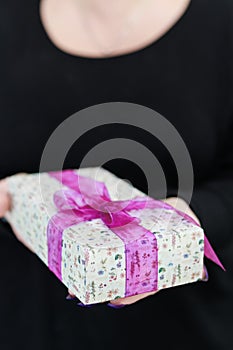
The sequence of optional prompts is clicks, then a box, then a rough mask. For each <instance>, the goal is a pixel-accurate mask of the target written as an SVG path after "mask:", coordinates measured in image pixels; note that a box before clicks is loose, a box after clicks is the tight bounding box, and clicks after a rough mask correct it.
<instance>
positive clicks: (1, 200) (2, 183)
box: [0, 173, 34, 253]
mask: <svg viewBox="0 0 233 350" xmlns="http://www.w3.org/2000/svg"><path fill="white" fill-rule="evenodd" d="M21 174H22V173H19V175H21ZM10 209H11V198H10V195H9V193H8V189H7V181H6V179H3V180H0V218H2V217H4V215H5V214H6V212H7V211H8V210H10ZM11 228H12V230H13V232H14V234H15V236H16V238H17V239H18V240H19V241H20V242H21V243H23V244H24V245H25V246H26V247H27V248H28V249H29V250H31V251H32V252H33V253H34V250H33V248H32V246H31V245H30V244H29V243H28V242H26V241H25V240H24V239H23V238H22V237H21V235H20V234H19V232H17V230H15V228H14V227H13V226H12V225H11Z"/></svg>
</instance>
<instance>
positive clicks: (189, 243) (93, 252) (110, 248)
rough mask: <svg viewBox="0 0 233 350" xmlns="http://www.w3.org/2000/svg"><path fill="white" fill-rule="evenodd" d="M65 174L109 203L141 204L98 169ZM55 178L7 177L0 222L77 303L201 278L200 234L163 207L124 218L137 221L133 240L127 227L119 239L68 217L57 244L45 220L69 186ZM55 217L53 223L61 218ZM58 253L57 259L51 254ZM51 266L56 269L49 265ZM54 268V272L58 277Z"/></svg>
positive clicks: (114, 231) (113, 231) (100, 226)
mask: <svg viewBox="0 0 233 350" xmlns="http://www.w3.org/2000/svg"><path fill="white" fill-rule="evenodd" d="M66 172H67V171H66ZM68 172H69V174H71V173H72V174H71V175H73V176H81V177H83V178H86V179H93V180H94V181H97V182H98V181H99V182H101V183H103V184H104V185H105V186H106V188H107V190H108V194H109V196H110V198H111V200H112V201H119V200H122V201H123V200H131V199H133V200H134V199H136V198H139V197H140V198H142V199H143V200H145V199H147V198H148V196H146V195H145V194H144V193H142V192H141V191H139V190H137V189H136V188H134V187H133V186H132V185H130V184H129V183H127V182H126V181H123V180H122V179H119V178H118V177H117V176H115V175H114V174H112V173H110V172H109V171H107V170H105V169H103V168H96V167H93V168H82V169H72V170H68ZM62 173H63V174H64V173H65V171H63V172H62ZM59 174H61V173H60V172H51V173H40V174H37V173H36V174H20V175H16V176H10V177H8V178H7V182H8V187H9V193H10V194H11V196H12V208H11V210H10V211H8V213H7V215H6V219H7V220H8V222H9V223H10V224H12V225H13V227H14V228H15V229H16V230H17V231H18V232H20V234H21V235H22V237H23V238H24V239H25V240H27V241H28V242H29V243H30V245H31V246H33V248H34V251H35V253H36V254H37V255H38V257H39V258H40V259H41V260H42V261H43V262H44V263H45V264H46V265H47V266H48V267H49V268H50V270H51V271H52V272H53V273H55V274H56V275H57V277H58V278H59V279H60V280H61V281H62V283H63V284H64V285H65V286H66V287H67V288H69V289H70V290H71V291H72V292H73V293H74V294H75V295H76V296H77V298H78V299H79V300H80V301H81V302H83V303H84V304H94V303H99V302H105V301H109V300H112V299H115V298H118V297H124V296H130V295H134V294H139V293H144V292H149V291H153V290H160V289H164V288H169V287H173V286H178V285H183V284H187V283H191V282H195V281H198V280H199V279H201V277H202V271H203V263H204V241H205V235H204V232H203V229H202V228H201V227H200V226H199V225H195V224H194V222H192V220H189V217H188V216H182V215H180V213H179V212H176V211H175V210H173V208H172V207H171V206H169V205H167V206H165V207H158V208H150V207H144V208H143V209H135V210H130V211H127V213H128V214H129V215H130V216H132V217H133V218H137V219H136V220H138V223H139V225H140V228H142V232H143V229H144V231H145V234H142V235H141V236H140V235H139V236H138V238H137V236H136V231H137V230H135V231H134V230H133V231H132V229H131V231H130V230H128V231H127V225H126V226H125V230H124V232H123V231H122V228H121V232H123V234H122V233H121V234H120V233H119V234H118V227H115V228H110V227H108V226H107V225H106V223H105V222H104V221H103V220H102V218H101V217H98V215H97V217H95V218H93V219H91V220H89V219H87V220H86V221H80V220H77V221H75V220H74V217H76V219H78V214H77V213H76V214H75V215H73V214H72V220H70V219H69V220H68V221H67V222H68V224H67V223H66V225H65V226H64V227H63V229H62V230H61V232H60V233H61V235H60V241H59V239H58V238H57V236H56V235H57V233H56V227H55V226H56V223H55V224H54V223H53V225H52V227H50V226H51V222H52V221H51V218H53V217H56V215H57V212H58V207H57V205H55V201H54V198H55V197H54V194H57V193H61V191H62V190H65V191H66V190H70V183H69V181H71V179H72V176H71V178H70V179H69V181H68V182H67V183H66V182H63V183H62V182H61V181H60V179H59V176H58V175H59ZM59 200H60V199H59V197H58V202H59ZM161 203H163V202H161ZM62 205H63V204H62ZM63 209H64V207H63ZM65 209H66V208H65ZM63 212H64V210H63ZM62 215H63V214H62ZM59 218H60V221H61V220H62V218H63V216H60V217H59ZM64 221H65V219H64ZM54 225H55V226H54ZM49 227H50V231H51V232H50V234H51V233H52V234H53V236H52V240H51V241H50V242H48V240H49V239H50V238H51V237H50V238H49V235H48V228H49ZM123 228H124V226H123ZM53 230H54V231H53ZM148 232H149V234H148ZM130 234H131V235H132V237H131V235H130ZM135 247H136V248H135ZM58 251H59V254H60V255H59V254H58V255H56V254H57V252H58ZM57 259H60V262H58V261H55V262H54V260H57ZM56 264H58V265H59V268H60V270H59V272H57V271H58V270H56V268H58V266H56ZM52 265H53V266H52Z"/></svg>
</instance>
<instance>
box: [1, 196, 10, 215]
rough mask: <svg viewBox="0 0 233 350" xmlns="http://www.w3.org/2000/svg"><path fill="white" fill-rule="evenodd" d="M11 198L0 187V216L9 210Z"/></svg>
mask: <svg viewBox="0 0 233 350" xmlns="http://www.w3.org/2000/svg"><path fill="white" fill-rule="evenodd" d="M10 206H11V200H10V196H9V194H8V193H7V192H6V191H5V190H4V189H3V190H2V189H0V218H2V217H3V216H4V215H5V214H6V212H7V211H8V210H10Z"/></svg>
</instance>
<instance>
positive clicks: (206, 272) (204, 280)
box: [202, 266, 209, 282]
mask: <svg viewBox="0 0 233 350" xmlns="http://www.w3.org/2000/svg"><path fill="white" fill-rule="evenodd" d="M204 271H205V277H204V278H202V281H203V282H207V281H208V280H209V274H208V271H207V268H206V266H204Z"/></svg>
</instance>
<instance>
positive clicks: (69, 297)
mask: <svg viewBox="0 0 233 350" xmlns="http://www.w3.org/2000/svg"><path fill="white" fill-rule="evenodd" d="M75 299H77V298H76V296H72V295H70V294H68V295H67V296H66V300H75Z"/></svg>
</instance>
